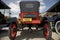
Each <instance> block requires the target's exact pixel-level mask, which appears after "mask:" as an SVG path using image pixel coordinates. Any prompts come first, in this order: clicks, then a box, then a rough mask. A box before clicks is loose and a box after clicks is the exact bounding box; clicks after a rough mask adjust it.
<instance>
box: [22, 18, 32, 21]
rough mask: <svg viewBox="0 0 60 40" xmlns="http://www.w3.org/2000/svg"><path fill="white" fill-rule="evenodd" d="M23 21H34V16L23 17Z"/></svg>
mask: <svg viewBox="0 0 60 40" xmlns="http://www.w3.org/2000/svg"><path fill="white" fill-rule="evenodd" d="M23 21H32V18H23Z"/></svg>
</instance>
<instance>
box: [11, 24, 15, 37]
mask: <svg viewBox="0 0 60 40" xmlns="http://www.w3.org/2000/svg"><path fill="white" fill-rule="evenodd" d="M15 30H16V24H12V26H11V36H12V37H13V38H14V37H16V31H15Z"/></svg>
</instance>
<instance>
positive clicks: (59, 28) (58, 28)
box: [55, 21, 60, 35]
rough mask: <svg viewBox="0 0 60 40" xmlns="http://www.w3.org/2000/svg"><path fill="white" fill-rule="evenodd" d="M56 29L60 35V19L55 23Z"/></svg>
mask: <svg viewBox="0 0 60 40" xmlns="http://www.w3.org/2000/svg"><path fill="white" fill-rule="evenodd" d="M55 31H56V33H57V34H58V35H60V21H57V22H56V24H55Z"/></svg>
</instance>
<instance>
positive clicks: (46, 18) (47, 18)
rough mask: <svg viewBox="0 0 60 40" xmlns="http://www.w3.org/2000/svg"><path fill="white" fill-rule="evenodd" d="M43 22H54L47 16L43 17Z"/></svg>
mask: <svg viewBox="0 0 60 40" xmlns="http://www.w3.org/2000/svg"><path fill="white" fill-rule="evenodd" d="M44 20H45V21H47V22H51V21H54V20H53V18H52V17H47V16H45V17H44Z"/></svg>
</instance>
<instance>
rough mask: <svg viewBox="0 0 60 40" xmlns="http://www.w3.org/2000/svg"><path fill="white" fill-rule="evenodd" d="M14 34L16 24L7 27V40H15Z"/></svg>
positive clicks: (15, 32)
mask: <svg viewBox="0 0 60 40" xmlns="http://www.w3.org/2000/svg"><path fill="white" fill-rule="evenodd" d="M13 25H14V26H15V27H13ZM12 27H13V28H12ZM12 34H13V35H14V36H12ZM16 34H17V25H16V23H12V24H10V27H9V38H10V40H15V38H16Z"/></svg>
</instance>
